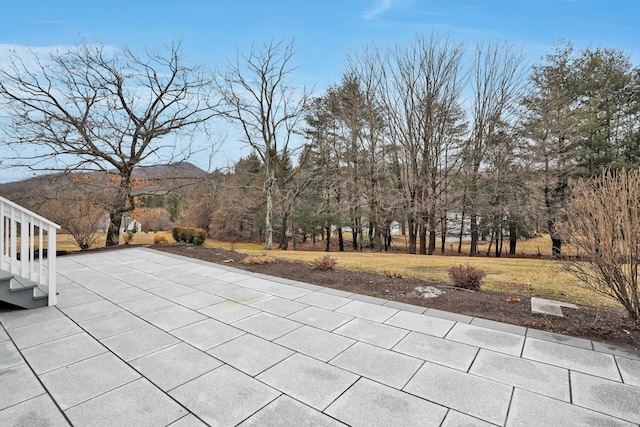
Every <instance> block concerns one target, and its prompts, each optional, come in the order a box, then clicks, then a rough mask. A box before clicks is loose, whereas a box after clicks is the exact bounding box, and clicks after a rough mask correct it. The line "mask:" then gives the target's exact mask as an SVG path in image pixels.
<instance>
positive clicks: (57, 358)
mask: <svg viewBox="0 0 640 427" xmlns="http://www.w3.org/2000/svg"><path fill="white" fill-rule="evenodd" d="M106 351H107V349H106V348H105V347H104V346H103V345H101V344H100V343H99V342H98V341H96V340H95V339H94V338H92V337H90V336H89V335H88V334H86V333H80V334H76V335H71V336H69V337H64V338H59V339H57V340H55V341H49V342H46V343H44V344H39V345H36V346H33V347H29V348H27V349H25V350H23V351H22V355H23V356H24V358H25V359H26V360H27V362H29V364H30V365H31V368H32V369H33V371H34V372H35V373H36V374H44V373H46V372H49V371H53V370H54V369H58V368H61V367H63V366H67V365H70V364H72V363H75V362H79V361H81V360H84V359H88V358H90V357H93V356H97V355H98V354H101V353H105V352H106Z"/></svg>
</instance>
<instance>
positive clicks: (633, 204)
mask: <svg viewBox="0 0 640 427" xmlns="http://www.w3.org/2000/svg"><path fill="white" fill-rule="evenodd" d="M639 201H640V172H639V171H638V170H633V171H626V170H624V169H623V170H621V171H619V172H617V173H611V172H605V173H603V174H602V175H601V176H600V177H599V178H596V179H593V180H591V181H583V180H580V181H578V182H577V183H575V185H574V186H573V188H572V197H571V198H569V200H568V201H567V203H566V207H565V209H566V212H567V216H566V219H565V221H564V222H563V223H562V224H561V225H560V226H559V235H560V237H561V238H562V239H563V240H565V241H570V242H571V243H572V244H574V245H575V246H577V248H578V251H579V253H580V254H581V255H582V258H584V260H579V259H574V260H567V261H566V262H567V266H568V270H569V272H570V273H572V274H573V275H574V276H576V277H577V278H578V279H579V280H581V281H582V282H583V283H584V284H585V285H586V286H587V287H589V288H590V289H593V290H594V291H596V292H598V293H599V294H602V295H606V296H608V297H610V298H612V299H614V300H616V301H618V302H619V303H620V304H622V306H623V307H624V308H625V309H626V310H627V313H628V314H629V317H630V318H631V319H632V320H634V321H635V322H640V281H639V279H640V276H639V275H638V272H639V270H638V268H639V267H640V205H639V203H640V202H639Z"/></svg>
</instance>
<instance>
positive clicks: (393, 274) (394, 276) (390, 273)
mask: <svg viewBox="0 0 640 427" xmlns="http://www.w3.org/2000/svg"><path fill="white" fill-rule="evenodd" d="M384 274H385V275H386V276H387V277H390V278H392V279H402V273H400V272H399V271H387V272H386V273H384Z"/></svg>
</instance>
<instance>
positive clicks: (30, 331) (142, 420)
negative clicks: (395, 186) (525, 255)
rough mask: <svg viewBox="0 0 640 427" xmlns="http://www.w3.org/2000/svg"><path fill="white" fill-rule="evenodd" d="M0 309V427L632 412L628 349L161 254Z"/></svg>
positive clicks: (114, 259)
mask: <svg viewBox="0 0 640 427" xmlns="http://www.w3.org/2000/svg"><path fill="white" fill-rule="evenodd" d="M58 287H59V296H58V305H57V306H56V307H45V308H39V309H33V310H12V309H9V308H6V307H5V308H3V309H2V311H1V312H0V324H1V325H2V326H1V327H0V425H1V426H45V425H47V426H66V425H69V424H71V425H74V426H146V425H148V426H169V425H170V426H175V427H178V426H179V427H185V426H203V425H211V426H227V425H238V424H240V425H243V426H251V425H255V426H265V425H266V426H282V425H288V426H304V425H307V426H329V425H344V424H346V425H355V426H358V425H360V426H374V425H380V426H390V425H398V426H409V425H419V426H458V425H478V426H480V425H500V426H503V425H506V426H546V425H548V426H570V425H576V426H584V425H598V426H600V425H638V424H640V354H638V353H635V352H633V351H630V350H628V349H624V348H617V347H610V346H605V345H602V344H599V343H596V342H591V341H588V340H584V339H578V338H572V337H567V336H561V335H556V334H551V333H547V332H542V331H537V330H531V329H526V328H523V327H519V326H513V325H507V324H502V323H497V322H492V321H487V320H484V319H480V318H471V317H467V316H462V315H458V314H452V313H446V312H441V311H437V310H426V311H425V308H423V307H417V306H410V305H406V304H399V303H394V302H391V301H386V300H382V299H378V298H372V297H368V296H362V295H356V294H348V293H345V292H341V291H336V290H333V289H329V288H322V287H319V286H315V285H310V284H306V283H300V282H293V281H290V280H286V279H280V278H274V277H267V276H263V275H257V274H252V273H248V272H244V271H241V270H237V269H234V268H231V267H227V266H220V265H216V264H209V263H205V262H201V261H197V260H192V259H188V258H183V257H178V256H174V255H169V254H165V253H162V252H158V251H154V250H151V249H141V248H135V249H127V250H118V251H105V252H97V253H91V254H81V255H74V256H67V257H61V258H59V259H58Z"/></svg>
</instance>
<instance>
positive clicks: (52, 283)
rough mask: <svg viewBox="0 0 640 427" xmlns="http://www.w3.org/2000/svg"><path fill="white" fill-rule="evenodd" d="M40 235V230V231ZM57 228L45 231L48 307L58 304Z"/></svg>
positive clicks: (41, 260)
mask: <svg viewBox="0 0 640 427" xmlns="http://www.w3.org/2000/svg"><path fill="white" fill-rule="evenodd" d="M40 232H41V233H42V230H40ZM56 233H57V228H55V227H52V226H49V227H48V229H47V273H48V276H49V277H48V278H47V282H49V292H48V294H47V295H48V296H47V297H48V298H49V301H48V303H47V304H48V305H56V303H57V302H58V297H57V296H56V295H57V289H56V271H57V270H56V268H57V266H56V238H57V235H56ZM40 254H41V255H40V256H41V258H40V265H42V262H43V259H42V252H40Z"/></svg>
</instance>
